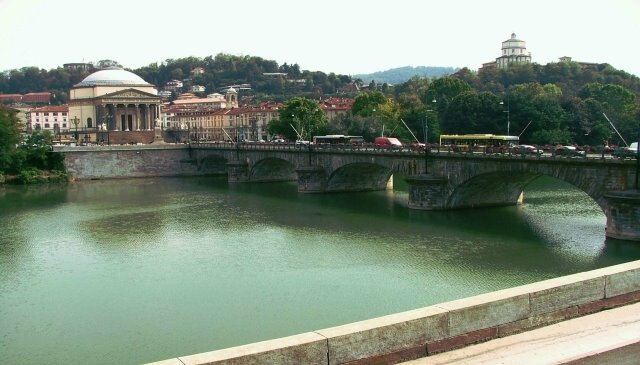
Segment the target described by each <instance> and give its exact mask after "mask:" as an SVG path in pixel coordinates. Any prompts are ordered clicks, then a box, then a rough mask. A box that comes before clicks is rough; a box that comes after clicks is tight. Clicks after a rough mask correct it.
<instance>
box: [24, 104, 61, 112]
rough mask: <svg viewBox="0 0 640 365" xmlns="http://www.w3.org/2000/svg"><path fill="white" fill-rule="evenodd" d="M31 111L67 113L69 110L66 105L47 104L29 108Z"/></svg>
mask: <svg viewBox="0 0 640 365" xmlns="http://www.w3.org/2000/svg"><path fill="white" fill-rule="evenodd" d="M31 112H32V113H34V112H35V113H39V112H62V113H68V112H69V106H68V105H47V106H43V107H40V108H35V109H31Z"/></svg>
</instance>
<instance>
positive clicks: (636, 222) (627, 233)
mask: <svg viewBox="0 0 640 365" xmlns="http://www.w3.org/2000/svg"><path fill="white" fill-rule="evenodd" d="M604 197H605V198H606V199H607V202H608V205H607V208H606V209H605V215H606V216H607V228H606V230H607V232H606V236H607V237H611V238H617V239H621V240H630V241H640V191H638V190H626V191H612V192H609V193H607V194H605V196H604Z"/></svg>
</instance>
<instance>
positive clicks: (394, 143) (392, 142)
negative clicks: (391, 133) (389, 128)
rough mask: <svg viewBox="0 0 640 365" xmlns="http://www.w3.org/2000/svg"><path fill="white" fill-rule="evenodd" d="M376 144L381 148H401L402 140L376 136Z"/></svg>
mask: <svg viewBox="0 0 640 365" xmlns="http://www.w3.org/2000/svg"><path fill="white" fill-rule="evenodd" d="M374 143H375V146H376V147H379V148H392V149H401V148H402V142H400V141H399V140H398V139H397V138H393V137H376V139H375V142H374Z"/></svg>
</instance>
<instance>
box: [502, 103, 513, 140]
mask: <svg viewBox="0 0 640 365" xmlns="http://www.w3.org/2000/svg"><path fill="white" fill-rule="evenodd" d="M500 105H504V101H501V102H500ZM510 109H511V105H510V102H509V94H507V110H503V111H502V112H503V113H507V136H509V135H510V134H509V127H510V125H511V119H510V118H509V114H510V112H511V110H510Z"/></svg>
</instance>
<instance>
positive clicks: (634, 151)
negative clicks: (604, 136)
mask: <svg viewBox="0 0 640 365" xmlns="http://www.w3.org/2000/svg"><path fill="white" fill-rule="evenodd" d="M611 155H612V156H614V157H618V158H627V157H631V158H635V157H637V155H638V142H633V143H632V144H631V145H629V147H618V148H616V149H615V150H613V152H611Z"/></svg>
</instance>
